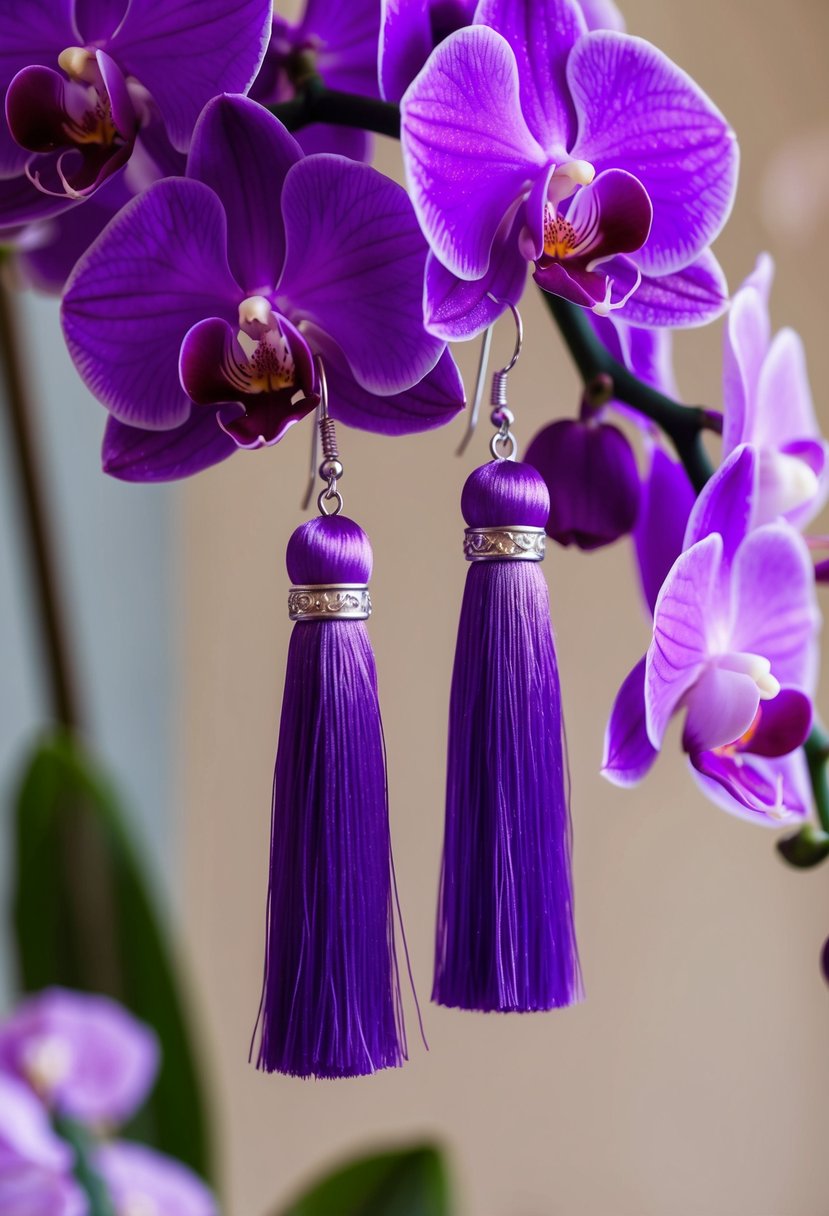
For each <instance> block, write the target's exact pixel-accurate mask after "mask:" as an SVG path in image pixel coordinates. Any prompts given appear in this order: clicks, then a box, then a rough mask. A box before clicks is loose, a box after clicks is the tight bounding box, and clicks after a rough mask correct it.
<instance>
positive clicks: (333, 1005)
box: [254, 362, 406, 1077]
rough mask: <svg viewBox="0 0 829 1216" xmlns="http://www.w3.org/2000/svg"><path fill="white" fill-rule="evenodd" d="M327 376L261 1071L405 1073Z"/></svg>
mask: <svg viewBox="0 0 829 1216" xmlns="http://www.w3.org/2000/svg"><path fill="white" fill-rule="evenodd" d="M318 373H319V379H320V388H321V392H322V402H321V406H320V420H319V427H320V434H321V437H322V443H323V453H324V459H323V463H322V465H321V466H320V476H321V477H322V478H323V479H324V480H325V481H327V483H328V484H327V488H326V489H324V490H323V491H322V493H321V494H320V496H319V499H318V502H319V508H320V512H321V516H320V518H318V519H313V520H310V521H309V522H307V523H304V524H302V525H301V526H300V527H299V528H297V530H296V531H295V532H294V534H293V536H292V537H291V539H290V541H289V542H288V552H287V566H288V575H289V577H290V579H291V582H292V583H293V584H294V585H293V586H292V587H291V590H290V594H289V597H288V611H289V615H290V618H291V620H293V621H295V622H296V624H295V626H294V630H293V633H292V636H291V642H290V648H289V651H288V664H287V671H286V675H285V693H284V699H283V704H282V720H281V724H280V728H279V745H278V749H277V756H276V768H275V773H274V785H273V815H272V822H271V857H270V882H269V888H268V912H267V944H266V957H265V974H264V981H263V989H262V1000H261V1004H260V1011H259V1017H258V1019H257V1028H259V1029H260V1041H259V1054H258V1061H257V1065H258V1067H259V1068H261V1069H263V1070H265V1071H266V1072H281V1073H287V1074H290V1075H291V1076H299V1077H311V1076H313V1077H350V1076H362V1075H365V1074H367V1073H373V1072H375V1071H376V1070H378V1069H380V1068H395V1067H398V1066H400V1065H401V1064H402V1063H403V1060H404V1059H405V1058H406V1039H405V1031H404V1026H403V1015H402V1008H401V1001H400V984H399V976H398V967H397V958H396V953H395V942H394V929H395V926H394V915H393V882H392V869H391V846H390V836H389V818H388V801H387V789H386V770H385V752H384V744H383V729H382V724H381V720H380V709H379V705H378V700H377V673H376V669H375V663H374V654H373V652H372V649H371V643H370V641H369V637H368V631H367V629H366V623H365V622H366V620H367V618H368V616H369V614H370V612H371V602H370V599H369V591H368V581H369V578H370V575H371V568H372V553H371V545H370V544H369V541H368V537H367V536H366V534H365V533H364V532H363V531H362V529H361V528H359V527H358V526H357V524H355V523H353V522H352V521H351V520H350V519H347V518H346V517H345V516H343V515H341V514H340V511H341V509H342V496H341V495H340V493H339V491H338V489H337V479H338V478H339V477H340V476H341V475H342V471H343V468H342V464H341V463H340V460H339V454H338V452H337V446H336V439H335V434H334V424H333V422H332V421H331V419H329V418H328V416H327V410H326V408H325V401H326V398H325V379H324V373H323V370H322V365H321V363H319V362H318ZM254 1033H255V1032H254Z"/></svg>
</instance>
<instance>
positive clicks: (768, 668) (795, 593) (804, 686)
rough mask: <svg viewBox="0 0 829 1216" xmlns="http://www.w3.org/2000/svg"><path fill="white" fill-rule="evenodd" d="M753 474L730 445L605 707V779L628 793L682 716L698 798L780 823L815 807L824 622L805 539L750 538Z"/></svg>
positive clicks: (761, 530) (781, 526) (767, 527)
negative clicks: (647, 628) (810, 744)
mask: <svg viewBox="0 0 829 1216" xmlns="http://www.w3.org/2000/svg"><path fill="white" fill-rule="evenodd" d="M759 475H760V458H759V456H758V453H757V452H756V451H755V450H754V449H753V448H751V447H750V446H747V445H744V446H741V447H738V448H736V449H735V450H734V452H732V453H731V455H730V456H729V457H728V458H727V459H726V461H725V462H724V463H723V465H722V466H721V468H720V469H719V470H718V471H717V473H716V474H715V475H714V477H713V478H712V479H711V481H710V482H709V483H708V485H707V486H706V487H705V489H704V490H703V492H702V494H701V495H700V497H699V499H698V500H697V503H696V504H695V506H694V508H693V510H692V512H691V517H690V519H689V522H688V528H687V532H686V536H685V545H684V550H683V552H682V553H681V554H680V556H679V557H678V558H677V560H676V561H675V563H674V564H673V566H672V567H671V570H670V572H669V574H668V576H667V578H666V580H665V582H664V585H663V586H662V589H661V591H660V593H659V596H658V598H657V600H656V604H655V608H654V622H653V638H652V641H651V644H650V646H649V648H648V651H647V654H646V656H645V657H644V658H643V659H642V660H640V662H639V663H637V665H636V667H634V669H633V671H632V672H631V673H630V675H629V676H628V677H627V679H626V680H625V682H624V683H623V685H622V688H621V689H620V691H619V695H618V697H617V698H616V702H615V704H614V706H613V710H612V712H611V717H610V722H609V724H608V728H607V734H606V737H605V754H604V761H603V766H602V771H603V773H604V775H605V776H606V777H607V778H608V779H609V780H611V781H613V782H615V783H616V784H618V785H633V784H636V783H637V782H638V781H640V780H641V779H642V777H644V776H645V774H646V773H647V772H648V770H649V769H650V767H651V765H652V764H653V762H654V760H655V759H656V756H657V754H658V752H659V749H660V748H661V746H662V743H663V739H664V736H665V731H666V729H667V727H668V723H669V721H670V720H671V718H672V717H673V716H674V715H675V714H677V713H683V714H684V716H685V723H684V730H683V736H682V744H683V748H684V750H685V751H686V752H687V754H688V756H689V759H690V762H691V765H692V767H693V770H694V773H695V776H696V778H697V780H698V782H699V784H700V785H701V786H702V788H703V789H704V791H705V792H706V794H708V795H709V796H710V797H712V798H713V799H714V801H716V802H717V803H718V804H719V805H720V806H722V807H724V808H725V809H726V810H729V811H730V812H732V813H733V814H736V815H740V816H743V817H744V818H747V819H750V820H752V821H754V822H757V823H765V824H768V825H771V826H776V825H779V824H781V823H783V822H787V821H790V820H793V819H802V818H804V817H805V816H806V815H807V814H808V810H809V806H810V798H809V784H808V779H807V777H808V775H807V773H806V768H805V759H804V757H803V754H802V752H801V751H800V745H801V744H802V743H803V742H804V740H805V738H806V736H807V734H808V732H809V729H810V726H811V720H812V701H811V698H812V695H813V693H814V689H815V683H816V678H817V661H818V660H817V633H818V629H819V625H820V614H819V612H818V608H817V603H816V598H815V588H814V578H813V574H812V568H811V562H810V560H809V555H808V551H807V549H806V546H805V543H804V541H803V539H802V537H801V536H800V535H799V534H798V533H797V532H796V530H795V529H794V528H792V527H791V526H790V525H789V524H787V523H785V522H783V521H780V522H777V523H771V524H769V523H767V524H762V525H761V526H759V527H754V518H753V513H754V507H755V503H756V498H757V488H758V482H759Z"/></svg>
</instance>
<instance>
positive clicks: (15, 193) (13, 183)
mask: <svg viewBox="0 0 829 1216" xmlns="http://www.w3.org/2000/svg"><path fill="white" fill-rule="evenodd" d="M30 157H31V153H30V152H27V153H26V159H27V160H28V159H29V158H30ZM77 205H78V201H77V199H73V198H67V197H55V196H53V195H50V194H44V193H43V191H42V190H38V188H37V186H35V185H34V183H33V182H31V181H30V180H29V178H28V177H26V176H25V175H24V174H21V175H20V176H19V177H9V178H0V244H3V243H4V229H6V230H7V229H11V228H18V227H20V226H21V225H24V224H30V223H37V222H38V221H40V220H49V219H52V218H53V217H54V216H56V215H61V214H63V213H64V212H66V211H69V210H71V209H72V208H73V207H77Z"/></svg>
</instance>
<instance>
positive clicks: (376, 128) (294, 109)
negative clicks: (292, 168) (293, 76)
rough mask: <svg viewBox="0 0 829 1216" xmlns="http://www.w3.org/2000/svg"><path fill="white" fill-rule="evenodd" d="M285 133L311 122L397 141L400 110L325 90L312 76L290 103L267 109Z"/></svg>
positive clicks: (363, 98) (390, 105)
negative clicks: (355, 130) (371, 132)
mask: <svg viewBox="0 0 829 1216" xmlns="http://www.w3.org/2000/svg"><path fill="white" fill-rule="evenodd" d="M268 109H269V110H270V111H271V113H272V114H275V115H276V117H277V118H278V119H279V121H280V122H281V123H282V124H283V125H284V126H285V127H287V128H288V130H289V131H298V130H299V129H300V128H301V127H307V126H310V125H311V123H314V122H327V123H331V124H332V125H333V126H337V127H354V128H356V129H357V130H360V131H373V132H374V133H375V135H388V136H390V137H391V138H392V139H399V138H400V107H399V106H398V105H396V104H395V103H394V102H392V101H378V100H376V99H375V98H372V97H359V96H358V95H357V94H356V93H341V92H339V91H338V90H336V89H327V88H326V87H325V85H324V84H323V82H322V80H321V79H320V78H319V76H312V77H311V78H310V79H309V80H307V81H306V82H305V84H304V85H303V87H302V90H301V91H300V92H299V93H298V94H297V96H296V97H293V98H291V100H290V101H283V102H280V103H279V104H278V105H274V106H269V107H268Z"/></svg>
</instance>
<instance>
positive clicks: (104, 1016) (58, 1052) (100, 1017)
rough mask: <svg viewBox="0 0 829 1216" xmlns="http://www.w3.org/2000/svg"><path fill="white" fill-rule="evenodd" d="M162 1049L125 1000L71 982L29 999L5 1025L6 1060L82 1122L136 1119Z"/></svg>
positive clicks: (0, 1036)
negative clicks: (72, 987) (122, 1002)
mask: <svg viewBox="0 0 829 1216" xmlns="http://www.w3.org/2000/svg"><path fill="white" fill-rule="evenodd" d="M158 1055H159V1053H158V1042H157V1039H156V1036H155V1034H154V1033H153V1031H152V1030H150V1028H149V1027H147V1026H145V1025H144V1024H143V1023H142V1022H139V1021H137V1020H136V1019H135V1018H134V1017H133V1016H132V1014H130V1013H128V1012H127V1011H126V1010H125V1009H124V1008H122V1006H121V1005H118V1004H117V1003H116V1002H115V1001H112V1000H110V999H109V998H108V997H104V996H94V995H90V994H88V993H81V992H72V991H69V990H68V989H64V988H47V989H45V990H44V991H42V992H39V993H37V994H36V995H35V996H32V997H29V998H28V1000H26V1001H24V1002H23V1003H22V1004H21V1005H19V1006H18V1007H17V1009H16V1010H15V1012H14V1013H13V1014H12V1015H11V1017H10V1018H7V1019H6V1021H5V1022H4V1023H3V1024H2V1026H0V1066H2V1068H3V1069H5V1070H7V1071H10V1072H14V1073H16V1074H17V1075H18V1076H20V1077H21V1078H23V1079H25V1080H27V1081H29V1083H30V1084H31V1085H32V1086H33V1088H34V1089H36V1090H37V1091H38V1092H39V1094H40V1095H41V1097H42V1098H43V1100H44V1101H45V1102H46V1103H47V1105H48V1106H49V1107H50V1108H51V1109H53V1110H56V1111H57V1112H58V1113H59V1114H63V1115H66V1116H68V1117H69V1118H72V1119H77V1120H79V1121H80V1122H81V1123H87V1124H92V1123H103V1122H108V1123H122V1122H124V1120H125V1119H128V1118H130V1117H131V1116H132V1115H133V1114H134V1113H135V1111H136V1110H137V1109H138V1107H139V1106H140V1105H141V1104H142V1103H143V1101H144V1098H145V1097H146V1095H147V1093H148V1092H149V1089H150V1087H151V1085H152V1084H153V1082H154V1080H155V1076H156V1072H157V1071H158ZM56 1060H57V1061H58V1065H59V1066H56V1064H55V1061H56Z"/></svg>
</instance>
